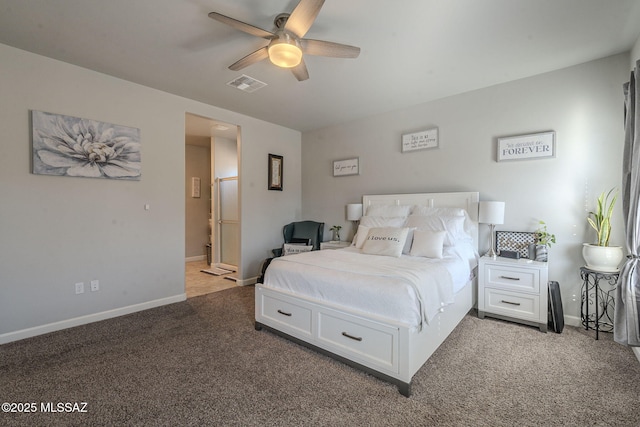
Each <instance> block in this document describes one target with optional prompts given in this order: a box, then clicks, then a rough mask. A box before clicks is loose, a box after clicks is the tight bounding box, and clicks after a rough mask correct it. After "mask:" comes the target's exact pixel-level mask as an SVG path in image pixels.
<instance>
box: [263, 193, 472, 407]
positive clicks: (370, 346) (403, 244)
mask: <svg viewBox="0 0 640 427" xmlns="http://www.w3.org/2000/svg"><path fill="white" fill-rule="evenodd" d="M478 200H479V193H477V192H455V193H420V194H395V195H366V196H363V200H362V201H363V208H364V212H365V216H363V218H362V219H361V222H360V226H359V227H358V233H357V235H356V237H355V239H354V245H352V246H350V247H348V248H344V249H337V250H322V251H313V252H307V253H301V254H297V255H289V256H286V257H281V258H276V259H274V261H273V262H272V263H271V264H270V266H269V268H268V269H267V271H266V274H265V280H264V283H258V284H256V291H255V302H256V304H255V319H256V322H255V327H256V330H262V329H267V330H269V331H272V332H275V333H277V334H279V335H281V336H284V337H286V338H288V339H290V340H292V341H294V342H297V343H299V344H302V345H305V346H307V347H310V348H313V349H315V350H316V351H319V352H321V353H323V354H326V355H329V356H331V357H333V358H335V359H337V360H340V361H342V362H344V363H347V364H349V365H351V366H353V367H356V368H358V369H361V370H363V371H365V372H367V373H369V374H371V375H374V376H376V377H378V378H380V379H383V380H385V381H388V382H391V383H393V384H395V385H396V386H397V387H398V390H399V391H400V393H401V394H403V395H405V396H409V395H410V393H411V379H412V377H413V376H414V374H415V373H416V372H417V371H418V370H419V369H420V367H422V365H423V364H424V363H425V362H426V361H427V360H428V359H429V357H430V356H431V355H432V354H433V352H434V351H435V350H436V349H437V348H438V347H439V346H440V344H441V343H442V342H443V341H444V340H445V339H446V338H447V336H448V335H449V334H450V333H451V332H452V331H453V329H454V328H455V327H456V326H457V325H458V323H459V322H460V321H461V320H462V319H463V317H464V316H465V315H466V314H467V313H468V312H469V310H470V309H471V308H472V307H473V306H474V304H475V295H476V288H477V280H476V271H477V260H478V252H477V248H478V227H477V220H478ZM459 217H462V219H460V218H459ZM438 224H440V225H442V226H439V225H438ZM434 242H435V243H434ZM394 245H395V246H394ZM389 248H391V249H389ZM390 250H391V251H392V253H390V252H389V251H390ZM434 251H435V252H434ZM439 251H441V252H439Z"/></svg>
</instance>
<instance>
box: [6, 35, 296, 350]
mask: <svg viewBox="0 0 640 427" xmlns="http://www.w3.org/2000/svg"><path fill="white" fill-rule="evenodd" d="M0 87H2V96H0V126H1V129H2V132H0V139H1V141H0V200H1V202H0V343H3V342H8V341H11V340H15V339H20V338H23V337H27V336H32V335H36V334H39V333H43V332H47V331H49V330H55V329H60V328H63V327H67V326H72V325H74V324H80V323H86V322H89V321H92V320H96V319H99V318H105V317H110V316H114V315H118V314H122V313H124V312H127V311H134V310H138V309H143V308H146V307H150V306H153V305H159V304H165V303H169V302H173V301H179V300H181V299H183V298H184V254H185V225H184V224H185V214H184V210H185V204H184V197H185V186H184V177H185V145H184V141H185V140H184V138H185V137H184V135H185V113H193V114H197V115H200V116H203V117H215V118H216V119H218V120H222V121H225V122H228V123H235V124H237V125H239V126H240V128H241V133H242V136H241V139H242V143H241V149H240V157H241V159H240V163H241V175H243V177H242V181H241V204H242V208H243V211H242V223H243V225H244V227H245V228H246V232H245V233H243V235H242V247H243V248H247V250H246V251H244V252H243V253H242V257H241V270H240V272H239V274H240V278H241V279H242V280H247V279H250V278H251V277H255V276H257V275H258V274H259V272H260V265H261V262H262V259H264V258H265V257H266V256H267V255H268V253H269V249H270V248H271V247H273V245H274V244H276V242H281V237H280V229H279V228H278V226H277V225H278V224H277V223H278V222H281V223H282V224H285V223H287V222H289V221H291V220H293V219H295V218H296V217H297V216H299V214H300V206H301V192H300V150H301V147H300V146H301V143H300V140H301V135H300V133H299V132H297V131H294V130H291V129H286V128H283V127H281V126H276V125H273V124H270V123H266V122H263V121H259V120H256V119H253V118H250V117H247V116H243V115H241V114H237V113H233V112H230V111H227V110H224V109H220V108H217V107H213V106H210V105H205V104H202V103H199V102H196V101H192V100H189V99H185V98H181V97H178V96H174V95H170V94H167V93H164V92H161V91H157V90H154V89H150V88H147V87H143V86H140V85H136V84H133V83H130V82H127V81H123V80H120V79H116V78H112V77H110V76H107V75H104V74H100V73H96V72H93V71H89V70H87V69H83V68H79V67H76V66H72V65H69V64H65V63H62V62H59V61H55V60H52V59H49V58H45V57H42V56H38V55H34V54H31V53H28V52H25V51H22V50H18V49H15V48H11V47H8V46H5V45H0ZM30 110H41V111H47V112H53V113H60V114H66V115H71V116H77V117H84V118H90V119H95V120H100V121H104V122H109V123H115V124H120V125H126V126H131V127H136V128H139V129H140V130H141V138H142V179H141V180H140V181H115V180H106V179H104V180H103V179H88V178H70V177H55V176H42V175H33V174H31V173H30V158H31V148H30V122H29V120H30V116H29V111H30ZM270 152H274V153H277V154H282V155H284V157H285V177H284V179H285V181H284V186H285V191H284V192H277V194H275V192H271V191H268V190H267V158H268V156H267V155H268V153H270ZM145 204H149V205H150V210H148V211H145V210H144V205H145ZM276 245H277V244H276ZM92 279H99V280H100V286H101V290H100V291H99V292H93V293H92V292H86V293H84V294H82V295H75V293H74V284H75V283H76V282H84V283H85V285H86V284H88V282H89V281H90V280H92Z"/></svg>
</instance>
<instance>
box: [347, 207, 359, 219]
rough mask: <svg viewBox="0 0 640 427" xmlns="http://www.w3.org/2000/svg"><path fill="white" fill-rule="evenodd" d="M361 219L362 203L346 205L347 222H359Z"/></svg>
mask: <svg viewBox="0 0 640 427" xmlns="http://www.w3.org/2000/svg"><path fill="white" fill-rule="evenodd" d="M360 218H362V203H350V204H348V205H347V221H360Z"/></svg>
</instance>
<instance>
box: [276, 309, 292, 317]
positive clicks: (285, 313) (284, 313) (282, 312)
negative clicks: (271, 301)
mask: <svg viewBox="0 0 640 427" xmlns="http://www.w3.org/2000/svg"><path fill="white" fill-rule="evenodd" d="M278 313H280V314H282V315H283V316H291V313H287V312H285V311H282V310H280V309H278Z"/></svg>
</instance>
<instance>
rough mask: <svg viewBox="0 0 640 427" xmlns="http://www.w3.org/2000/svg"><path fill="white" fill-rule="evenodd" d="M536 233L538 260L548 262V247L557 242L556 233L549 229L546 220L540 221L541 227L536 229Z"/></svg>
mask: <svg viewBox="0 0 640 427" xmlns="http://www.w3.org/2000/svg"><path fill="white" fill-rule="evenodd" d="M535 234H536V257H535V258H536V261H542V262H547V259H548V255H547V248H549V247H551V245H552V244H553V243H555V242H556V235H555V234H551V233H549V231H547V224H546V223H545V222H544V221H540V222H539V227H538V229H537V230H536V231H535Z"/></svg>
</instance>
